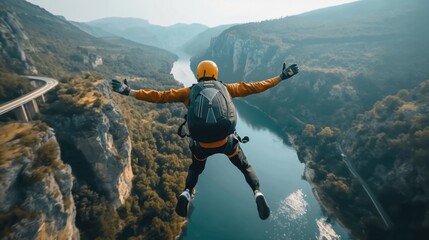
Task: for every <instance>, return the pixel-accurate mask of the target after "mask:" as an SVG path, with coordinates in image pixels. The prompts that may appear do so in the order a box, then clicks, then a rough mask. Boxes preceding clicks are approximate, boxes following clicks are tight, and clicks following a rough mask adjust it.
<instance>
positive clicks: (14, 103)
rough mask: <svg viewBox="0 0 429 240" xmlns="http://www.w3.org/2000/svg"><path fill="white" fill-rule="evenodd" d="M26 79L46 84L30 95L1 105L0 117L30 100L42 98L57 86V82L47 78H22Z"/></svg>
mask: <svg viewBox="0 0 429 240" xmlns="http://www.w3.org/2000/svg"><path fill="white" fill-rule="evenodd" d="M24 77H26V78H28V79H30V80H31V79H34V80H40V81H44V82H45V83H46V84H45V85H44V86H42V87H40V88H38V89H36V90H34V91H32V92H30V93H27V94H25V95H22V96H21V97H19V98H16V99H14V100H11V101H9V102H7V103H5V104H3V105H0V115H2V114H4V113H6V112H9V111H10V110H12V109H15V108H17V107H19V106H21V105H23V104H25V103H28V102H30V101H31V100H33V99H35V98H37V97H40V96H42V95H43V94H44V93H46V92H48V91H49V90H51V89H52V88H54V87H55V86H57V85H58V81H57V80H55V79H53V78H48V77H39V76H24Z"/></svg>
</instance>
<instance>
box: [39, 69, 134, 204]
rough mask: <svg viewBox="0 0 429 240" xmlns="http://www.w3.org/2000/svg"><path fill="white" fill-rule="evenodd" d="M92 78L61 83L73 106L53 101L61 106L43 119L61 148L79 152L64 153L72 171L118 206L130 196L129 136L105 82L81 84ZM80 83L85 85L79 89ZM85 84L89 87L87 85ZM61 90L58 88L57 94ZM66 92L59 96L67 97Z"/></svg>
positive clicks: (131, 173)
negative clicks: (70, 94) (51, 127)
mask: <svg viewBox="0 0 429 240" xmlns="http://www.w3.org/2000/svg"><path fill="white" fill-rule="evenodd" d="M92 80H93V79H92V77H90V79H86V80H83V79H80V80H72V81H71V84H70V85H67V86H66V85H65V84H64V85H62V86H60V88H62V89H63V90H65V89H66V88H67V89H68V91H72V92H74V93H75V94H76V95H73V98H74V97H76V99H75V100H74V101H73V104H75V105H74V106H73V107H72V108H71V109H61V108H62V107H63V105H64V104H66V103H64V102H62V100H59V101H58V102H56V103H54V105H56V106H57V107H54V108H60V109H57V110H55V114H53V115H52V111H50V113H49V114H48V115H47V116H46V121H47V122H48V123H49V124H50V125H51V126H53V128H54V129H55V130H56V131H57V132H58V134H57V135H58V139H59V142H60V145H62V147H63V146H64V147H66V148H69V149H73V151H74V152H79V153H80V154H79V157H76V155H75V154H74V155H73V156H64V158H65V161H66V162H68V163H70V165H71V166H72V168H73V169H74V171H75V169H76V172H77V173H76V174H77V175H79V174H80V176H81V177H82V178H84V181H86V182H88V183H89V184H91V185H93V186H94V187H95V189H97V191H98V192H100V193H103V195H105V196H106V197H107V199H108V200H109V201H110V202H111V203H112V204H113V205H114V206H116V207H119V206H120V205H121V204H123V203H124V201H125V199H126V198H127V197H128V196H129V195H130V193H131V187H132V178H133V172H132V169H131V141H130V136H129V133H128V129H127V125H126V123H125V120H124V118H123V116H122V114H121V113H120V110H119V108H118V106H117V105H116V103H115V102H114V101H113V100H112V99H111V96H110V94H111V91H110V86H109V84H108V82H107V81H98V82H95V83H91V84H89V83H88V82H86V83H84V82H85V81H92ZM79 81H82V82H79ZM94 81H95V80H94ZM81 84H87V85H86V86H85V88H81V87H83V86H82V85H81ZM88 84H89V85H92V86H91V87H89V88H88ZM69 87H71V88H72V89H73V90H71V89H70V88H69ZM62 89H60V90H59V92H60V94H61V92H62V91H63V90H62ZM79 89H80V90H82V89H83V91H84V92H85V93H86V95H85V94H84V95H85V96H83V97H82V96H81V95H80V93H81V92H79V91H80V90H79ZM66 95H68V94H65V95H60V96H59V98H60V99H62V98H63V97H65V98H67V96H66ZM77 95H80V96H77ZM63 100H64V99H63ZM78 158H79V159H78ZM82 168H89V169H86V170H85V173H83V174H84V175H85V176H82V173H79V171H80V170H79V169H82ZM77 177H79V176H77ZM78 180H79V179H78Z"/></svg>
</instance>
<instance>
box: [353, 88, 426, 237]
mask: <svg viewBox="0 0 429 240" xmlns="http://www.w3.org/2000/svg"><path fill="white" fill-rule="evenodd" d="M428 109H429V81H424V82H423V83H421V84H420V85H419V86H418V87H416V88H414V89H411V90H410V91H408V90H402V91H400V92H398V94H396V95H394V96H387V97H386V98H384V99H383V100H381V101H379V102H377V103H376V104H375V105H374V107H373V108H372V109H371V110H370V111H368V112H366V113H364V114H362V115H360V116H359V117H358V119H357V120H356V121H355V122H354V126H353V128H352V129H350V130H349V132H348V133H347V137H346V138H345V139H346V141H347V142H346V144H347V145H349V146H350V149H349V150H348V151H349V152H351V153H353V154H352V155H351V156H352V160H353V162H354V164H355V166H356V167H357V168H358V170H359V171H360V172H361V174H362V176H363V177H364V178H365V179H368V182H369V185H370V186H371V187H372V188H373V189H375V190H376V192H377V195H378V197H379V199H380V201H381V202H382V204H383V206H384V208H385V209H386V211H387V214H388V215H389V216H390V217H391V218H392V220H393V221H394V223H395V225H397V226H401V227H399V228H396V229H394V230H393V231H394V232H395V234H396V235H397V236H400V238H403V239H410V238H416V237H417V236H427V235H428V234H429V232H428V229H429V228H428V226H427V224H426V222H427V221H428V216H429V212H428V209H429V205H428V202H429V188H428V186H429V179H428V177H427V176H429V167H428V165H427V159H428V158H429V150H428V148H427V146H429V127H428V126H429V115H428ZM410 196H412V198H410ZM408 229H413V231H404V230H408Z"/></svg>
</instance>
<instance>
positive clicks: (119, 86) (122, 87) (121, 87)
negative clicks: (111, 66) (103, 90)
mask: <svg viewBox="0 0 429 240" xmlns="http://www.w3.org/2000/svg"><path fill="white" fill-rule="evenodd" d="M112 90H113V91H115V92H117V93H120V94H122V95H130V91H131V88H130V87H128V82H127V79H125V80H124V82H123V83H122V82H120V81H118V80H116V79H113V80H112Z"/></svg>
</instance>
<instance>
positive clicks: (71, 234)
mask: <svg viewBox="0 0 429 240" xmlns="http://www.w3.org/2000/svg"><path fill="white" fill-rule="evenodd" d="M0 129H1V130H0V139H1V140H0V159H1V160H0V176H1V178H0V186H1V190H0V202H1V205H0V222H1V223H0V225H1V226H2V227H1V234H0V235H1V236H2V238H3V239H79V230H78V229H77V228H76V226H75V216H76V209H75V204H74V201H73V197H72V192H71V189H72V186H73V176H72V174H71V168H70V166H69V165H67V164H64V163H63V161H62V160H61V158H60V149H59V146H58V143H57V140H56V138H55V134H54V132H53V130H52V129H51V128H48V127H47V126H46V125H45V124H42V123H38V122H36V123H33V124H20V123H10V124H2V125H1V126H0Z"/></svg>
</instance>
